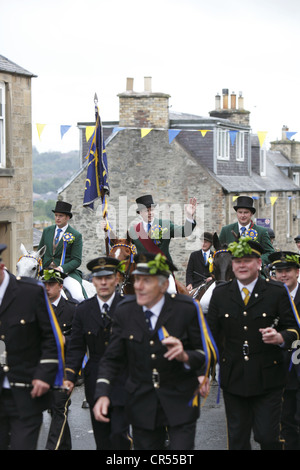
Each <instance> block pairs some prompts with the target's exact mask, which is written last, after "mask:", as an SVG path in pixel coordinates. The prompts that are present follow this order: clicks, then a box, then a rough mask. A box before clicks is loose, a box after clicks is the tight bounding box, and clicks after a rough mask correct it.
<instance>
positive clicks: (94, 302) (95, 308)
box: [88, 294, 103, 326]
mask: <svg viewBox="0 0 300 470" xmlns="http://www.w3.org/2000/svg"><path fill="white" fill-rule="evenodd" d="M88 315H89V316H90V317H92V318H93V320H94V321H95V323H96V324H97V325H101V326H103V320H102V317H101V311H100V307H99V302H98V298H97V294H95V295H94V297H93V298H92V299H91V303H89V312H88Z"/></svg>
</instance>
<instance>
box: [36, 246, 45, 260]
mask: <svg viewBox="0 0 300 470" xmlns="http://www.w3.org/2000/svg"><path fill="white" fill-rule="evenodd" d="M46 248H47V247H46V245H44V246H42V248H40V249H39V251H38V252H37V257H38V258H42V257H43V256H44V254H45V251H46Z"/></svg>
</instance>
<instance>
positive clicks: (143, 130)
mask: <svg viewBox="0 0 300 470" xmlns="http://www.w3.org/2000/svg"><path fill="white" fill-rule="evenodd" d="M151 131H152V129H141V137H142V138H143V137H145V136H146V135H148V134H149V132H151Z"/></svg>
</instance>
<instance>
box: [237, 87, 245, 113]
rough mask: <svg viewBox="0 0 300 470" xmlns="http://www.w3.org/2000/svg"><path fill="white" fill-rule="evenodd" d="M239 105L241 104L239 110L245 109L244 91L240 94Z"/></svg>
mask: <svg viewBox="0 0 300 470" xmlns="http://www.w3.org/2000/svg"><path fill="white" fill-rule="evenodd" d="M238 103H239V109H244V98H243V92H242V91H240V92H239V99H238Z"/></svg>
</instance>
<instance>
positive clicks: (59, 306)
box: [55, 297, 65, 318]
mask: <svg viewBox="0 0 300 470" xmlns="http://www.w3.org/2000/svg"><path fill="white" fill-rule="evenodd" d="M64 304H65V299H64V298H63V297H61V298H60V301H59V302H58V304H57V307H56V310H55V315H56V316H57V318H59V317H60V315H61V313H62V311H63V309H64Z"/></svg>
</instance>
